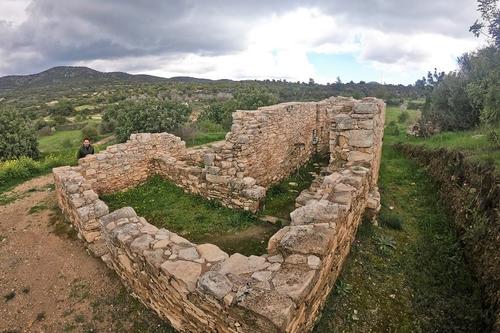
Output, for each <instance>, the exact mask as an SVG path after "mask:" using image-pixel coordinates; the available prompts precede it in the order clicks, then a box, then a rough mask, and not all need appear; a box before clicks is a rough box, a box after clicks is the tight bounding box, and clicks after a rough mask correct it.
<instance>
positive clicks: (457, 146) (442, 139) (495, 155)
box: [384, 107, 500, 169]
mask: <svg viewBox="0 0 500 333" xmlns="http://www.w3.org/2000/svg"><path fill="white" fill-rule="evenodd" d="M386 112H387V113H386V130H387V129H389V130H387V131H386V133H387V135H386V136H385V137H384V140H385V142H386V143H387V144H392V143H396V142H403V143H411V144H415V145H423V146H425V147H428V148H430V149H438V148H446V149H452V150H460V151H462V152H464V154H465V155H466V156H467V157H468V158H470V159H471V160H472V161H477V162H482V163H491V164H494V165H495V166H496V168H497V169H499V168H500V147H498V146H495V145H494V144H493V143H492V142H491V141H490V140H488V133H489V132H490V131H491V130H490V129H487V128H482V127H480V128H477V129H474V130H470V131H461V132H442V133H439V134H436V135H434V136H431V137H429V138H416V137H411V136H408V135H407V134H406V128H407V126H408V125H409V124H410V123H412V122H414V120H415V119H416V118H417V117H419V112H418V111H414V110H408V111H407V112H408V114H409V119H408V121H406V122H398V117H399V115H400V114H401V111H400V110H399V108H397V107H388V108H387V111H386ZM391 121H393V122H394V123H395V125H396V127H397V129H398V131H399V133H395V131H393V130H392V128H391V126H390V123H391ZM496 132H497V133H498V134H500V127H496Z"/></svg>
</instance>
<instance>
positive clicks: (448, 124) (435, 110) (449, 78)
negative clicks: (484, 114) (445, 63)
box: [423, 73, 479, 130]
mask: <svg viewBox="0 0 500 333" xmlns="http://www.w3.org/2000/svg"><path fill="white" fill-rule="evenodd" d="M467 84H468V81H467V79H466V78H465V77H464V76H463V75H462V74H460V73H450V74H448V75H446V76H445V77H444V79H443V80H442V82H440V83H439V85H438V86H437V87H435V88H434V90H433V92H432V97H431V99H432V102H431V107H430V110H428V111H426V112H424V113H423V118H424V120H426V121H427V120H430V121H432V122H433V123H434V124H437V125H439V126H440V127H441V129H443V130H466V129H470V128H473V127H475V126H476V125H478V124H479V108H477V107H475V106H474V105H472V103H471V100H470V99H469V97H468V95H467V91H466V89H467Z"/></svg>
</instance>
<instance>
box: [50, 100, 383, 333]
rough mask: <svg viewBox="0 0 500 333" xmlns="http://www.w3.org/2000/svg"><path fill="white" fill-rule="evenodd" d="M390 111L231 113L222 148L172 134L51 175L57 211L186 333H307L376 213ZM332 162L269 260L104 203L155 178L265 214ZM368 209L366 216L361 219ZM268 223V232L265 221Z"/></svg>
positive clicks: (302, 198) (332, 104) (366, 104)
mask: <svg viewBox="0 0 500 333" xmlns="http://www.w3.org/2000/svg"><path fill="white" fill-rule="evenodd" d="M384 113H385V104H384V103H383V102H382V101H381V100H378V99H375V98H365V99H363V100H354V99H350V98H343V97H336V98H334V97H332V98H329V99H326V100H323V101H320V102H305V103H283V104H278V105H274V106H268V107H262V108H259V109H258V110H254V111H236V112H235V113H234V114H233V124H232V127H231V131H230V132H229V133H228V134H227V135H226V139H225V140H224V141H221V142H217V143H214V144H212V145H208V146H202V147H193V148H189V149H186V147H185V143H184V142H183V141H181V139H180V138H178V137H176V136H174V135H171V134H168V133H158V134H149V133H142V134H132V135H131V137H130V140H128V141H127V142H126V143H122V144H117V145H113V146H110V147H108V148H107V149H106V150H105V151H103V152H100V153H98V154H96V155H91V156H87V157H86V158H84V159H81V160H80V161H79V165H78V166H75V167H69V166H65V167H59V168H55V169H54V170H53V173H54V179H55V184H56V193H57V198H58V202H59V206H60V208H61V209H62V211H63V213H64V215H65V216H66V217H67V218H68V220H69V221H70V222H71V223H72V224H73V225H74V227H75V228H76V229H77V231H78V233H79V235H80V236H81V238H83V239H84V241H85V242H86V244H87V246H88V248H89V250H90V251H91V252H92V253H93V254H94V255H96V256H99V257H100V258H102V260H103V261H104V262H105V263H106V264H107V265H108V266H109V267H110V268H111V269H113V270H114V271H115V272H116V273H117V274H118V275H119V276H120V278H121V280H122V281H123V283H124V284H125V285H126V286H127V287H128V288H129V290H130V292H131V293H132V294H133V295H134V296H135V297H137V298H138V299H139V300H140V301H141V302H142V303H144V304H145V305H146V306H148V307H149V308H151V309H153V310H154V311H156V312H157V313H158V315H159V316H160V317H161V318H163V319H165V320H168V322H169V323H170V324H171V325H172V326H173V327H174V328H176V329H177V330H179V331H181V332H266V333H267V332H308V331H310V330H312V328H313V326H314V323H315V320H316V318H317V316H318V314H319V313H320V310H321V308H322V305H323V304H324V302H325V299H326V297H327V296H328V294H329V292H330V291H331V289H332V287H333V286H334V284H335V280H336V278H337V276H338V274H339V272H340V269H341V267H342V264H343V262H344V260H345V258H346V256H347V254H348V253H349V249H350V246H351V243H352V242H353V240H354V237H355V234H356V230H357V227H358V225H359V224H360V221H361V219H362V216H363V215H364V214H365V213H367V212H368V213H369V214H374V213H376V212H377V211H378V209H379V207H380V203H379V202H380V200H379V194H378V189H377V177H378V172H379V166H380V157H381V146H382V135H383V127H384ZM316 153H329V154H330V164H329V166H328V168H327V169H326V171H325V170H324V171H323V172H322V175H321V176H318V177H317V178H316V179H315V181H314V182H313V184H312V185H311V187H310V188H309V189H306V190H305V191H303V192H302V193H301V194H300V195H299V196H298V198H297V200H296V207H297V208H296V209H295V210H294V211H293V212H292V213H291V214H290V217H291V223H290V225H289V226H286V227H283V228H282V229H280V230H279V231H278V232H277V233H276V234H274V235H273V236H272V237H271V239H270V240H269V242H268V253H267V254H264V255H261V256H253V255H252V256H249V257H247V256H244V255H241V254H239V253H234V254H232V255H229V254H227V253H225V252H224V251H222V250H221V249H219V248H218V247H217V246H216V245H213V244H193V243H192V242H190V241H189V240H187V239H184V238H182V237H180V236H179V235H177V234H175V233H173V232H171V231H168V230H166V229H158V228H157V227H155V226H153V225H151V224H149V223H148V222H147V221H146V220H145V219H144V218H143V217H140V216H137V214H136V213H135V211H134V210H133V209H132V208H130V207H124V208H121V209H118V210H116V211H114V212H109V209H108V206H107V205H106V204H105V203H104V202H103V201H101V200H99V194H101V193H110V192H115V191H120V190H123V189H126V188H130V187H133V186H136V185H138V184H140V183H142V182H144V181H145V180H146V179H147V178H148V177H149V176H151V175H153V174H158V175H161V176H162V177H164V178H165V179H168V180H169V181H171V182H173V183H175V184H176V185H178V186H180V187H182V188H183V189H184V190H185V191H187V192H191V193H197V194H200V195H202V196H204V197H206V198H208V199H213V200H218V201H220V202H221V203H222V204H223V205H225V206H227V207H232V208H238V209H244V210H248V211H252V212H256V211H258V209H259V207H260V206H261V204H262V201H263V198H264V197H265V195H266V189H268V188H269V187H270V186H271V185H272V184H274V183H276V182H278V181H280V180H282V179H284V178H285V177H287V176H288V175H290V174H291V173H292V172H294V171H295V170H296V169H297V168H298V167H300V166H301V165H303V164H305V163H306V162H307V161H308V160H309V159H310V158H311V156H312V155H314V154H316ZM365 210H366V212H365ZM263 223H265V222H263Z"/></svg>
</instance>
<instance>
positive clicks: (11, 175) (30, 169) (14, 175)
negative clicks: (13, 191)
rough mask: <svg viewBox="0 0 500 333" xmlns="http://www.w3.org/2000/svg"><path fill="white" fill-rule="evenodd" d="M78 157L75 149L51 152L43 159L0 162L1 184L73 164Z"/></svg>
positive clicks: (22, 158) (26, 158) (19, 159)
mask: <svg viewBox="0 0 500 333" xmlns="http://www.w3.org/2000/svg"><path fill="white" fill-rule="evenodd" d="M75 163H76V157H75V154H74V152H73V151H67V152H61V153H57V154H49V155H47V156H45V158H43V159H41V160H33V159H32V158H30V157H25V156H23V157H20V158H18V159H12V160H7V161H4V162H0V184H2V185H3V186H5V185H7V184H12V183H15V182H18V181H23V180H27V179H30V178H32V177H34V176H37V175H39V174H41V173H43V172H47V171H49V170H50V169H52V168H54V167H58V166H61V165H73V164H75Z"/></svg>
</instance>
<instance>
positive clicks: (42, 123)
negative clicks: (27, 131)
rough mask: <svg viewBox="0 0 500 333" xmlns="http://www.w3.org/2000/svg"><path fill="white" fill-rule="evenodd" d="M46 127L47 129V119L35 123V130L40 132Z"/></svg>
mask: <svg viewBox="0 0 500 333" xmlns="http://www.w3.org/2000/svg"><path fill="white" fill-rule="evenodd" d="M44 127H47V122H46V121H45V119H43V118H40V119H37V120H36V121H35V129H36V130H37V131H38V130H41V129H42V128H44Z"/></svg>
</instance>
